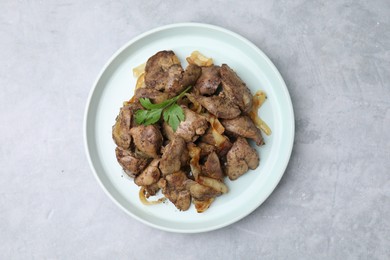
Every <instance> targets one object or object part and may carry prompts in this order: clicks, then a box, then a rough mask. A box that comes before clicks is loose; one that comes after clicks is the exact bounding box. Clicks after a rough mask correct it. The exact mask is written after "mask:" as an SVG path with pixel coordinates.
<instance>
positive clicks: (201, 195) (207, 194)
mask: <svg viewBox="0 0 390 260" xmlns="http://www.w3.org/2000/svg"><path fill="white" fill-rule="evenodd" d="M186 184H187V185H186V186H187V189H188V190H189V191H190V194H191V196H192V197H193V198H194V199H197V200H202V201H203V200H208V199H210V198H215V197H217V196H219V195H221V194H222V193H221V192H219V191H217V190H214V189H213V188H210V187H207V186H204V185H201V184H199V183H197V182H195V181H187V182H186Z"/></svg>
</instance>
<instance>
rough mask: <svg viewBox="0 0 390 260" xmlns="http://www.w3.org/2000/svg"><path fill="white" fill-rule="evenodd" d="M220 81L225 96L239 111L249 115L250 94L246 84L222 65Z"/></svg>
mask: <svg viewBox="0 0 390 260" xmlns="http://www.w3.org/2000/svg"><path fill="white" fill-rule="evenodd" d="M221 79H222V87H223V90H224V91H225V93H226V96H227V97H228V98H229V99H230V100H232V101H233V102H234V103H235V104H237V105H238V106H239V107H240V109H241V111H243V112H245V113H249V111H250V110H251V108H252V94H251V92H250V90H249V89H248V87H247V86H246V84H245V83H244V82H243V81H242V80H241V79H240V77H238V76H237V74H236V73H235V72H234V71H233V70H232V69H231V68H230V67H229V66H228V65H226V64H222V67H221Z"/></svg>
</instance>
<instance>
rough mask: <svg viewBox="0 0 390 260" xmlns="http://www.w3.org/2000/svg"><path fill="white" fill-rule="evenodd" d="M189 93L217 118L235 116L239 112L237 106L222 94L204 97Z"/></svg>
mask: <svg viewBox="0 0 390 260" xmlns="http://www.w3.org/2000/svg"><path fill="white" fill-rule="evenodd" d="M189 95H190V96H191V97H193V98H194V99H195V100H197V101H198V102H199V103H200V104H201V105H202V106H203V107H204V108H206V109H207V111H209V112H210V113H211V114H213V115H215V116H216V117H218V118H228V119H229V118H235V117H237V116H238V115H239V114H241V111H240V109H239V107H238V106H237V105H236V104H235V103H233V102H232V101H230V100H229V99H227V98H225V97H224V96H220V95H218V96H211V97H204V96H199V95H194V94H189Z"/></svg>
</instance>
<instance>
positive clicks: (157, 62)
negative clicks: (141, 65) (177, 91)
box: [145, 51, 183, 90]
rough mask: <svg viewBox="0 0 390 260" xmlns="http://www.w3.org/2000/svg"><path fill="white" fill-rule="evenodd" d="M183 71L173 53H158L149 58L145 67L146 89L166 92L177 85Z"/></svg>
mask: <svg viewBox="0 0 390 260" xmlns="http://www.w3.org/2000/svg"><path fill="white" fill-rule="evenodd" d="M182 72H183V69H182V68H181V65H180V61H179V59H178V58H177V56H176V55H175V53H174V52H173V51H160V52H157V53H156V54H155V55H153V56H152V57H150V58H149V59H148V61H147V62H146V65H145V85H146V87H147V88H152V89H156V90H166V89H169V88H172V85H174V84H177V83H175V82H177V81H178V80H179V79H180V78H181V74H182Z"/></svg>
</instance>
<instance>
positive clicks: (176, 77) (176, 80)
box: [164, 65, 183, 96]
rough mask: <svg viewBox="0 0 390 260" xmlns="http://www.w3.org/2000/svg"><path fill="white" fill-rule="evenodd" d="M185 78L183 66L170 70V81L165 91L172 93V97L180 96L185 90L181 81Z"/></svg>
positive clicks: (174, 66) (173, 67)
mask: <svg viewBox="0 0 390 260" xmlns="http://www.w3.org/2000/svg"><path fill="white" fill-rule="evenodd" d="M182 78H183V68H182V67H181V65H173V66H172V67H170V68H169V69H168V80H167V83H166V85H165V87H164V91H165V92H168V93H171V94H172V96H175V95H176V94H179V93H180V92H181V91H182V90H183V85H182V84H181V80H182Z"/></svg>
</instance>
